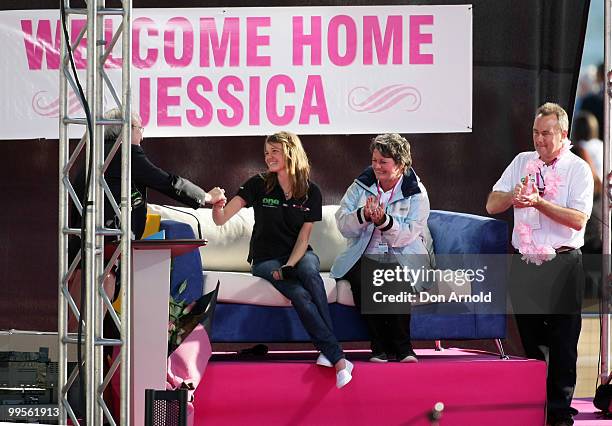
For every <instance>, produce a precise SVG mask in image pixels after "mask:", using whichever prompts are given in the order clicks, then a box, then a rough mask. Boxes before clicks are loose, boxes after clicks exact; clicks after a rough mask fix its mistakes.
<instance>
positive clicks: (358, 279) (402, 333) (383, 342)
mask: <svg viewBox="0 0 612 426" xmlns="http://www.w3.org/2000/svg"><path fill="white" fill-rule="evenodd" d="M342 279H345V280H347V281H348V282H349V283H351V292H352V293H353V300H354V301H355V306H356V307H357V308H358V309H359V310H360V311H361V286H362V285H369V286H372V283H371V282H369V283H363V282H362V275H361V261H358V262H357V263H356V264H355V265H354V266H353V267H352V268H351V269H350V271H348V272H347V273H346V275H345V276H344V277H342ZM361 316H362V318H363V319H364V321H365V323H366V326H367V328H368V334H369V335H370V341H371V348H372V353H374V354H379V353H381V352H386V353H388V354H389V353H390V354H396V355H398V357H401V356H403V355H407V354H408V353H410V352H411V351H412V344H411V343H410V314H363V313H362V314H361Z"/></svg>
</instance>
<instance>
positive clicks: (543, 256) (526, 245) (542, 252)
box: [515, 139, 572, 266]
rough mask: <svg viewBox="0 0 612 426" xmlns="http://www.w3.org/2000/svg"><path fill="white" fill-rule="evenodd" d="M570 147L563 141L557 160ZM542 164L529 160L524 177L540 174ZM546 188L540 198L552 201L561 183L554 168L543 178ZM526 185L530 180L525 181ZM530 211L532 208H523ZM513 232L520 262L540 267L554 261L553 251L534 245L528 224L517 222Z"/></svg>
mask: <svg viewBox="0 0 612 426" xmlns="http://www.w3.org/2000/svg"><path fill="white" fill-rule="evenodd" d="M571 147H572V145H571V142H570V141H569V139H565V140H564V141H563V146H562V147H561V151H560V152H559V156H558V157H557V159H559V158H561V157H562V156H563V155H564V154H566V153H567V152H569V150H570V149H571ZM542 167H544V162H543V161H542V160H540V158H539V157H537V158H534V159H532V160H529V161H528V162H527V164H526V165H525V170H524V174H523V175H524V176H527V177H535V176H536V175H537V174H538V173H541V170H542ZM545 180H546V187H545V189H544V194H543V195H542V197H543V198H544V199H546V200H549V201H550V200H553V199H554V198H555V197H556V196H557V194H558V193H559V186H560V185H561V183H562V182H563V178H562V177H561V176H560V175H559V173H557V170H556V168H555V167H550V168H549V169H548V170H547V172H546V176H545ZM526 181H527V182H526V183H527V184H528V183H529V182H530V181H531V179H527V180H526ZM525 208H527V209H532V208H533V207H525ZM515 230H516V232H517V234H518V236H519V248H518V249H519V253H521V255H522V260H524V261H525V262H527V263H534V264H536V265H538V266H539V265H541V264H542V263H544V262H547V261H549V260H552V259H554V257H555V256H556V251H555V249H554V248H553V247H552V246H550V245H547V244H535V243H534V241H533V235H532V233H533V228H532V227H531V225H529V224H528V223H524V222H517V223H516V225H515Z"/></svg>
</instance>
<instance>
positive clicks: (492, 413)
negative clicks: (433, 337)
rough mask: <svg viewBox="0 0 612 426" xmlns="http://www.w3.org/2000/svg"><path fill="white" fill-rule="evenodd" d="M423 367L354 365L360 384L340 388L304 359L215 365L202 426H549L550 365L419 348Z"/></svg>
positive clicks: (204, 394)
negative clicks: (437, 409) (437, 411)
mask: <svg viewBox="0 0 612 426" xmlns="http://www.w3.org/2000/svg"><path fill="white" fill-rule="evenodd" d="M417 354H418V356H419V363H418V364H400V363H397V362H389V363H387V364H373V363H369V362H367V361H366V359H367V358H364V357H363V355H362V356H361V357H359V356H357V355H355V356H351V354H349V359H354V364H355V370H354V372H353V380H352V382H350V383H349V384H348V385H347V386H346V387H344V388H343V389H340V390H338V389H336V387H335V374H334V370H333V369H331V368H324V367H318V366H316V365H315V364H314V359H315V358H316V355H315V354H311V355H309V356H308V355H306V356H302V359H289V360H287V359H285V360H282V359H275V358H277V357H278V356H276V357H275V356H274V355H272V356H271V357H270V358H272V359H270V360H257V361H256V360H252V361H242V360H238V361H232V360H223V359H221V360H215V359H213V360H212V361H211V362H210V363H209V364H208V368H207V371H206V374H205V375H204V380H203V382H202V384H201V385H200V387H199V389H198V392H197V393H196V399H195V414H196V416H195V425H196V426H203V425H207V426H208V425H245V424H249V425H299V424H302V425H402V426H412V425H414V426H418V425H423V426H428V425H431V424H436V423H432V422H430V421H429V420H428V415H429V414H430V413H431V410H432V408H433V407H434V405H435V404H436V403H437V402H442V403H444V411H443V413H442V419H441V420H440V423H439V424H440V425H441V426H452V425H457V426H477V425H487V426H493V425H538V426H541V425H544V405H545V398H546V396H545V392H546V386H545V380H546V379H545V377H546V372H545V365H544V363H543V362H540V361H533V360H524V359H511V360H506V361H504V360H500V359H499V358H498V357H497V356H495V355H492V354H487V353H482V352H471V351H461V350H456V349H447V350H446V351H444V352H442V353H439V352H434V351H433V350H419V351H417Z"/></svg>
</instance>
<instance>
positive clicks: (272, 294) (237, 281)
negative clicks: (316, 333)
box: [204, 271, 337, 306]
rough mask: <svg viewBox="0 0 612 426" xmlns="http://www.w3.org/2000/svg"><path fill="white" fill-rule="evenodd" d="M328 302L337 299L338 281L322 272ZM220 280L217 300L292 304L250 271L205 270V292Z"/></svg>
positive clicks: (265, 304) (211, 289) (277, 304)
mask: <svg viewBox="0 0 612 426" xmlns="http://www.w3.org/2000/svg"><path fill="white" fill-rule="evenodd" d="M321 275H322V278H323V283H324V284H325V292H326V293H327V302H328V303H333V302H335V301H336V300H337V293H336V282H335V280H334V279H332V278H330V277H329V274H326V273H324V274H321ZM217 281H219V283H220V285H219V294H218V296H217V300H218V301H219V302H223V303H243V304H248V305H260V306H291V302H290V301H289V299H287V298H286V297H285V296H283V295H282V294H281V293H280V292H279V291H278V290H276V289H275V288H274V287H273V286H272V284H270V283H269V282H268V281H266V280H264V279H263V278H259V277H254V276H253V275H251V274H250V273H248V272H221V271H205V272H204V294H206V293H208V292H210V291H213V290H214V289H215V287H216V285H217Z"/></svg>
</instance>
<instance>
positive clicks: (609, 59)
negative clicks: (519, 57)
mask: <svg viewBox="0 0 612 426" xmlns="http://www.w3.org/2000/svg"><path fill="white" fill-rule="evenodd" d="M604 9H605V10H604V22H605V27H604V28H605V29H604V32H605V33H604V67H605V70H606V75H607V79H606V81H607V83H606V90H604V100H605V102H604V134H603V140H604V151H603V157H604V164H603V167H604V176H607V179H604V182H603V186H604V187H603V188H602V189H603V192H602V193H603V194H604V197H605V195H606V194H607V197H605V198H604V199H603V201H604V202H602V205H603V207H602V216H601V218H602V221H603V227H602V229H603V236H602V243H603V245H602V247H603V261H602V274H601V275H602V276H601V305H600V309H601V312H600V315H601V319H602V321H601V348H600V363H601V364H600V366H599V368H600V369H599V372H600V379H601V380H602V382H605V380H606V379H607V377H608V374H609V372H610V361H611V359H610V301H611V297H610V290H611V287H610V273H611V265H610V252H611V244H610V242H611V241H610V211H611V210H610V207H611V203H612V172H611V169H612V167H611V163H610V136H611V135H612V132H611V131H610V125H611V124H612V120H610V113H611V112H612V109H611V108H610V100H611V99H612V97H611V95H612V71H611V69H612V51H611V49H612V0H605V2H604ZM606 201H607V202H606Z"/></svg>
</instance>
